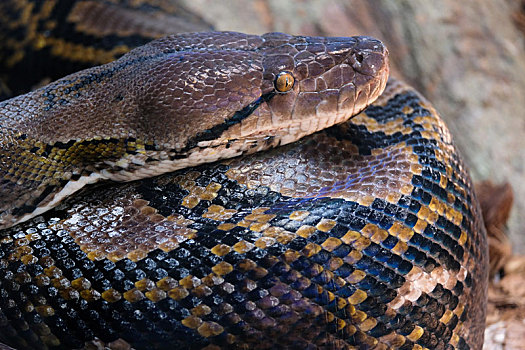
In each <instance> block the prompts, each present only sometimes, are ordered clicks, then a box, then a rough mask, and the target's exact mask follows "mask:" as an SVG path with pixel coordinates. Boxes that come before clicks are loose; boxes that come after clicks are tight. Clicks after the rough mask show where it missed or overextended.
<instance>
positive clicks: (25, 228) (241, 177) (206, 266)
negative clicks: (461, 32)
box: [0, 80, 487, 349]
mask: <svg viewBox="0 0 525 350" xmlns="http://www.w3.org/2000/svg"><path fill="white" fill-rule="evenodd" d="M486 250H487V245H486V237H485V231H484V228H483V226H482V222H481V214H480V212H479V208H478V204H477V202H476V199H475V196H474V193H473V188H472V184H471V181H470V179H469V176H468V173H467V170H466V168H465V167H464V165H463V164H462V162H461V160H460V158H459V156H458V155H457V152H456V150H455V148H454V145H453V143H452V140H451V137H450V134H449V132H448V130H447V128H446V126H445V125H444V124H443V121H442V120H441V119H440V118H439V116H438V115H437V113H436V111H435V110H434V109H433V108H432V107H431V105H430V104H429V103H428V102H427V101H425V100H424V99H423V98H422V97H421V96H420V95H419V94H418V93H416V92H414V91H413V90H412V89H411V88H409V87H407V86H405V85H403V84H401V83H399V82H396V81H394V80H391V81H390V82H389V84H388V86H387V88H386V90H385V93H384V94H383V95H382V96H381V97H380V99H379V100H378V101H377V102H376V103H375V104H374V105H372V106H371V107H369V108H367V109H366V110H365V111H364V112H363V113H361V114H359V115H358V116H356V117H354V118H353V119H352V120H351V121H350V122H347V123H345V124H343V125H339V126H335V127H332V128H330V129H327V130H325V131H322V132H318V133H316V134H314V135H312V136H309V137H306V138H304V139H303V140H301V141H299V142H297V143H293V144H290V145H287V146H284V147H280V148H278V149H276V150H273V151H269V152H265V153H259V154H255V155H251V156H247V157H244V158H235V159H232V160H228V161H223V162H221V163H214V164H211V165H204V166H199V167H196V168H190V169H185V170H180V171H178V172H175V173H172V174H166V175H162V176H159V177H155V178H150V179H145V180H140V181H136V182H131V183H125V184H114V183H113V184H103V185H99V186H97V187H96V188H88V189H86V190H84V191H82V192H81V193H79V194H78V195H75V196H73V197H71V198H69V199H67V200H66V201H65V202H64V203H63V204H61V205H59V206H58V207H57V208H55V209H53V210H51V211H49V212H47V213H45V214H44V215H42V216H39V217H37V218H34V219H32V220H30V221H28V222H25V223H22V224H20V225H17V226H15V227H12V228H9V229H6V230H3V231H1V232H0V342H3V343H5V344H7V345H10V346H12V347H15V348H17V349H46V348H49V349H54V348H57V349H58V348H61V349H73V348H84V347H86V348H97V347H98V348H102V347H104V346H107V347H109V348H114V349H126V348H129V347H133V348H137V349H154V348H158V349H175V348H176V349H179V348H180V349H186V348H189V349H220V348H224V349H247V348H250V349H251V348H253V349H280V348H291V349H316V348H319V349H388V348H393V349H481V345H482V341H483V329H484V319H485V304H486V279H487V251H486Z"/></svg>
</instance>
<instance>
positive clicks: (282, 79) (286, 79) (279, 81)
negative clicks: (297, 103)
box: [274, 72, 295, 92]
mask: <svg viewBox="0 0 525 350" xmlns="http://www.w3.org/2000/svg"><path fill="white" fill-rule="evenodd" d="M294 82H295V79H294V77H293V75H292V73H290V72H280V73H279V74H278V75H277V78H276V79H275V84H274V85H275V89H276V90H277V91H279V92H287V91H290V90H291V89H292V88H293V84H294Z"/></svg>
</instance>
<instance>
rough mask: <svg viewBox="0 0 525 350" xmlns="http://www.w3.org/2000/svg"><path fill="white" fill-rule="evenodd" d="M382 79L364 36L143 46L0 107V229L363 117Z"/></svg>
mask: <svg viewBox="0 0 525 350" xmlns="http://www.w3.org/2000/svg"><path fill="white" fill-rule="evenodd" d="M387 76H388V52H387V50H386V48H385V46H384V45H383V44H382V43H381V42H380V41H378V40H375V39H372V38H369V37H349V38H322V37H305V36H291V35H287V34H282V33H268V34H265V35H262V36H258V35H247V34H242V33H235V32H211V33H187V34H180V35H172V36H168V37H165V38H161V39H159V40H155V41H153V42H151V43H149V44H147V45H144V46H142V47H139V48H137V49H135V50H132V51H131V52H129V53H128V54H126V55H124V56H123V57H121V58H120V59H118V60H116V61H114V62H112V63H109V64H106V65H102V66H98V67H93V68H90V69H87V70H84V71H80V72H77V73H75V74H71V75H69V76H67V77H64V78H62V79H60V80H57V81H56V82H53V83H51V84H49V85H46V86H44V87H42V88H40V89H38V90H35V91H33V92H31V93H28V94H26V95H21V96H18V97H15V98H13V99H11V100H8V101H5V102H2V104H0V126H1V127H2V128H1V130H2V132H1V133H0V146H1V148H0V149H1V152H0V160H1V162H0V176H1V177H2V181H3V182H2V184H0V186H1V187H0V194H1V195H2V199H1V200H0V228H2V227H8V226H11V225H13V224H15V223H17V222H19V221H21V220H25V219H27V218H30V217H33V216H35V215H37V214H39V213H42V212H44V211H46V210H48V209H50V208H52V207H54V206H55V205H57V204H58V203H59V202H60V201H61V200H62V199H63V198H65V197H67V196H69V195H70V194H71V193H73V192H75V191H77V190H78V189H80V188H82V187H83V186H84V185H85V184H89V183H93V182H96V181H98V180H99V179H113V180H118V181H129V180H134V179H139V178H144V177H149V176H154V175H157V174H161V173H165V172H168V171H174V170H177V169H181V168H185V167H189V166H194V165H198V164H202V163H206V162H212V161H216V160H219V159H225V158H231V157H234V156H238V155H240V154H244V153H253V152H256V151H260V150H264V149H268V148H270V147H275V146H278V145H280V144H286V143H290V142H293V141H296V140H298V139H299V138H301V137H303V136H306V135H308V134H311V133H314V132H316V131H318V130H321V129H323V128H326V127H329V126H332V125H334V124H336V123H341V122H343V121H345V120H347V119H348V118H350V117H351V116H353V115H355V114H356V113H358V112H359V111H361V110H362V109H364V108H365V107H366V106H367V105H368V104H370V103H372V102H373V101H374V100H375V99H376V98H377V97H378V96H379V95H380V94H381V92H382V91H383V89H384V87H385V84H386V81H387ZM17 169H18V170H17Z"/></svg>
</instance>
